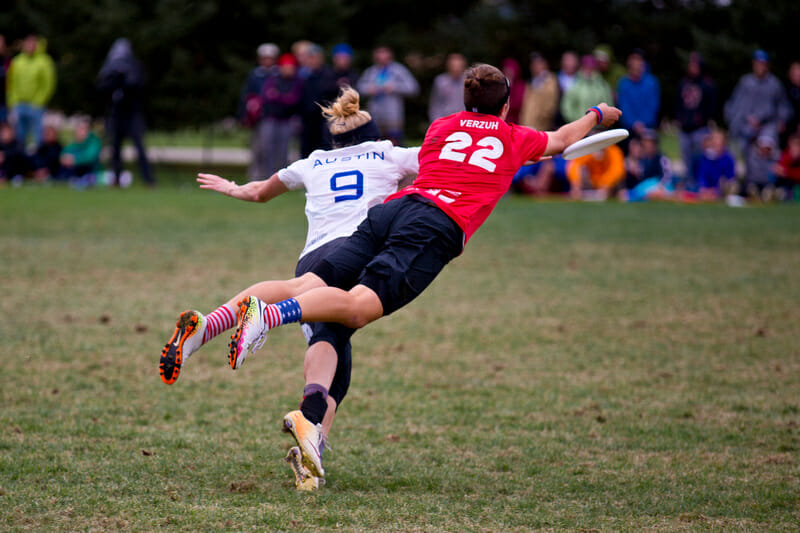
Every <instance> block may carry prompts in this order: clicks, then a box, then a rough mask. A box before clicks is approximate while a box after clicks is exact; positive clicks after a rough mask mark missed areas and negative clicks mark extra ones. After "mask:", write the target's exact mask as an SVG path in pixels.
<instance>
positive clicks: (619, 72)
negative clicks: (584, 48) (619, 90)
mask: <svg viewBox="0 0 800 533" xmlns="http://www.w3.org/2000/svg"><path fill="white" fill-rule="evenodd" d="M592 55H593V56H594V59H595V60H596V61H597V71H598V72H599V73H600V75H601V76H603V79H604V80H606V83H608V85H609V86H610V87H611V90H612V92H613V91H616V87H617V83H619V80H620V79H621V78H622V76H624V75H625V67H623V66H622V65H620V64H619V63H617V62H616V61H614V54H613V52H612V50H611V47H610V46H608V45H607V44H599V45H597V46H596V47H595V49H594V50H592Z"/></svg>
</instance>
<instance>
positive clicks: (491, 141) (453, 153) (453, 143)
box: [439, 131, 503, 172]
mask: <svg viewBox="0 0 800 533" xmlns="http://www.w3.org/2000/svg"><path fill="white" fill-rule="evenodd" d="M445 142H446V144H445V145H444V148H442V151H441V153H440V154H439V159H449V160H450V161H456V162H458V163H463V162H464V160H466V159H467V154H466V153H464V152H463V150H465V149H467V148H469V147H470V146H472V144H473V139H472V135H470V134H469V133H467V132H466V131H457V132H455V133H452V134H450V136H449V137H447V139H445ZM475 145H476V146H479V147H480V148H479V149H477V150H475V151H474V152H472V155H471V156H469V161H467V163H468V164H470V165H475V166H477V167H480V168H482V169H484V170H488V171H489V172H494V169H495V168H496V167H497V165H496V164H495V163H494V160H496V159H499V158H500V157H501V156H502V155H503V143H502V141H500V139H498V138H497V137H492V136H488V137H482V138H480V139H479V140H478V142H476V143H475Z"/></svg>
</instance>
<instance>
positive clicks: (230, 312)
mask: <svg viewBox="0 0 800 533" xmlns="http://www.w3.org/2000/svg"><path fill="white" fill-rule="evenodd" d="M235 325H236V309H234V308H233V307H231V306H229V305H227V304H225V305H222V306H220V307H218V308H217V309H216V310H214V311H212V312H211V313H209V314H207V315H206V332H205V334H204V335H203V344H205V343H207V342H208V341H210V340H211V339H213V338H214V337H216V336H217V335H219V334H220V333H222V332H223V331H225V330H228V329H231V328H232V327H233V326H235Z"/></svg>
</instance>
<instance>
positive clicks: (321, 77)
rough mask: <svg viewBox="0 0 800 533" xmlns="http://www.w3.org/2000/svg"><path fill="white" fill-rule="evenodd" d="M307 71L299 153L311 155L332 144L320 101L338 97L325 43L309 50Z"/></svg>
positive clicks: (307, 53)
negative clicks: (327, 61)
mask: <svg viewBox="0 0 800 533" xmlns="http://www.w3.org/2000/svg"><path fill="white" fill-rule="evenodd" d="M306 67H307V68H308V72H307V74H306V76H305V79H304V80H303V99H302V102H301V108H300V118H301V120H302V130H301V133H300V156H301V157H308V156H309V155H311V152H313V151H314V150H317V149H320V148H321V149H328V148H330V144H331V140H330V132H329V130H328V128H327V127H326V125H325V117H323V116H322V112H321V111H320V107H319V106H320V105H328V104H329V103H330V102H332V101H334V100H336V96H337V94H338V92H339V87H338V85H336V75H335V74H334V73H333V69H332V68H331V67H330V65H328V64H327V63H325V52H324V51H323V49H322V47H321V46H319V45H316V44H312V45H311V46H309V47H308V48H307V50H306Z"/></svg>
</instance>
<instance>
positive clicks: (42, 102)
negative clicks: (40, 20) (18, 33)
mask: <svg viewBox="0 0 800 533" xmlns="http://www.w3.org/2000/svg"><path fill="white" fill-rule="evenodd" d="M46 50H47V42H46V41H45V40H44V39H40V38H39V37H38V36H36V35H33V34H31V35H28V36H27V37H25V39H24V40H23V41H22V52H21V53H19V54H17V55H16V56H15V57H14V59H12V60H11V63H10V65H9V67H8V72H7V73H6V103H7V104H8V110H9V118H10V119H11V122H12V123H14V124H16V129H17V139H18V140H19V142H20V143H21V144H22V145H23V147H24V146H26V145H27V144H28V142H29V140H28V137H29V136H32V137H33V144H34V145H36V146H38V145H39V143H40V142H41V141H42V117H43V115H44V109H45V106H46V105H47V102H49V101H50V98H51V97H52V96H53V93H54V92H55V89H56V68H55V64H54V63H53V59H52V58H51V57H50V56H49V55H48V54H47V51H46Z"/></svg>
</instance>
